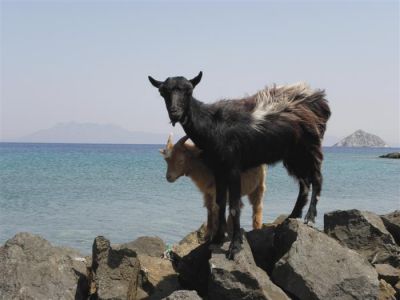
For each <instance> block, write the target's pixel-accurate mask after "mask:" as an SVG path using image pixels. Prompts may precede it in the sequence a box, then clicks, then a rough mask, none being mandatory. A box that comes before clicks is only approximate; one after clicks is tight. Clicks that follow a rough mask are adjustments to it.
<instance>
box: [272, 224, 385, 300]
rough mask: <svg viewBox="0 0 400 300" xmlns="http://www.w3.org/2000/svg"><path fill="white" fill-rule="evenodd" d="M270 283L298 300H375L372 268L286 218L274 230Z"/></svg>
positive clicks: (348, 252) (361, 259) (373, 271)
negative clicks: (273, 258) (273, 252)
mask: <svg viewBox="0 0 400 300" xmlns="http://www.w3.org/2000/svg"><path fill="white" fill-rule="evenodd" d="M274 243H275V248H276V255H277V257H276V258H277V263H276V264H275V268H274V269H273V272H272V280H273V281H274V282H275V283H276V284H277V285H279V286H280V287H281V288H282V289H283V290H285V291H286V292H287V293H289V295H294V296H295V298H296V299H300V300H303V299H304V300H306V299H307V300H315V299H360V300H361V299H363V300H365V299H377V297H378V291H379V281H378V276H377V273H376V271H375V269H374V268H373V267H372V266H371V265H370V264H369V263H368V262H367V261H366V260H365V258H363V257H362V256H360V255H359V254H358V253H356V252H355V251H353V250H350V249H348V248H345V247H343V246H342V245H340V244H339V243H338V242H337V241H336V240H334V239H332V238H330V237H328V236H327V235H325V234H324V233H322V232H319V231H318V230H316V229H314V228H311V227H309V226H308V225H305V224H303V223H302V222H301V221H300V220H295V219H288V220H287V221H286V222H284V223H282V224H281V225H280V226H278V227H277V229H276V231H275V242H274Z"/></svg>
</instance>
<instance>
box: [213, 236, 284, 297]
mask: <svg viewBox="0 0 400 300" xmlns="http://www.w3.org/2000/svg"><path fill="white" fill-rule="evenodd" d="M229 244H230V242H225V243H224V244H223V246H222V247H220V248H219V247H218V248H216V249H214V250H213V251H212V254H211V258H210V260H209V265H210V267H211V272H210V277H209V285H208V297H209V299H211V300H213V299H215V300H217V299H218V300H219V299H221V300H235V299H237V300H239V299H260V300H261V299H265V300H266V299H269V300H288V299H290V298H289V297H288V296H287V295H286V294H285V293H284V292H283V291H282V290H281V288H279V287H278V286H277V285H275V284H274V283H273V282H272V281H271V279H270V278H269V276H268V275H267V274H266V273H265V272H264V271H263V270H262V269H260V268H259V267H257V265H256V263H255V261H254V259H253V255H252V253H251V249H250V246H249V244H248V243H247V240H246V237H243V244H242V249H241V250H240V252H239V253H237V254H236V255H235V258H234V260H228V259H227V258H226V253H227V252H228V249H229Z"/></svg>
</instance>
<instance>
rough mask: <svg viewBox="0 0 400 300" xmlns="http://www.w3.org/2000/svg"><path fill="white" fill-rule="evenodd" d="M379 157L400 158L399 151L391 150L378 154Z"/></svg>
mask: <svg viewBox="0 0 400 300" xmlns="http://www.w3.org/2000/svg"><path fill="white" fill-rule="evenodd" d="M379 157H380V158H400V152H392V153H388V154H384V155H381V156H379Z"/></svg>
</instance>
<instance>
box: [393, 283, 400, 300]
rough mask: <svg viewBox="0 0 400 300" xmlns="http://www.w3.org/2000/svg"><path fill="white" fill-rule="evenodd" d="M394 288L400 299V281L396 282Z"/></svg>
mask: <svg viewBox="0 0 400 300" xmlns="http://www.w3.org/2000/svg"><path fill="white" fill-rule="evenodd" d="M394 289H395V291H396V299H400V281H399V282H398V283H396V285H395V286H394Z"/></svg>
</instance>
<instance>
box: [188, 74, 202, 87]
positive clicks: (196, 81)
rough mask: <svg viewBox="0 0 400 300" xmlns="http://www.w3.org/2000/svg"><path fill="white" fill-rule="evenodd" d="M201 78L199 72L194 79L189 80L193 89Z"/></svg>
mask: <svg viewBox="0 0 400 300" xmlns="http://www.w3.org/2000/svg"><path fill="white" fill-rule="evenodd" d="M201 76H203V72H202V71H200V73H199V75H197V76H196V77H195V78H193V79H190V83H191V84H192V85H193V88H194V87H195V86H196V85H198V84H199V82H200V80H201Z"/></svg>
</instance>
